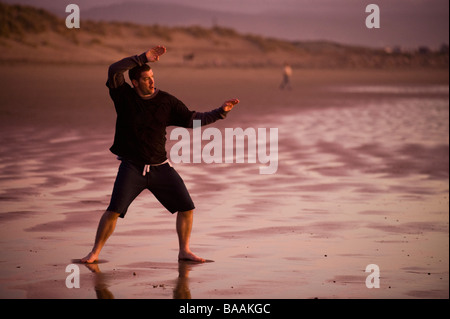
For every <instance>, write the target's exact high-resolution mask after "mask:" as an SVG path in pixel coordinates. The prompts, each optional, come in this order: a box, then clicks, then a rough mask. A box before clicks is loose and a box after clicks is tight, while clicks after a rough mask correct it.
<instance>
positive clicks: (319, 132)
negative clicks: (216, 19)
mask: <svg viewBox="0 0 450 319" xmlns="http://www.w3.org/2000/svg"><path fill="white" fill-rule="evenodd" d="M106 68H107V66H86V65H84V66H83V65H81V66H80V65H78V66H71V65H66V66H55V65H46V66H37V65H20V66H18V65H16V66H6V65H2V66H0V70H1V72H2V75H4V76H3V79H4V80H3V82H4V83H2V90H1V93H0V95H1V96H0V98H1V100H2V101H3V102H2V106H1V108H0V112H1V113H0V115H1V117H0V122H1V123H0V124H1V128H0V130H1V139H2V142H1V144H0V158H1V162H0V201H1V206H0V225H1V226H0V227H1V238H0V245H1V247H2V255H1V258H0V296H1V298H160V299H170V298H223V299H233V298H251V299H262V298H287V299H297V298H448V297H449V294H448V291H449V278H448V269H449V263H448V261H449V260H448V255H449V253H448V252H449V244H448V243H449V208H448V207H449V200H448V192H449V179H448V170H449V156H448V154H449V137H448V136H449V124H448V123H449V105H448V71H430V70H428V71H401V72H394V71H362V70H359V71H342V70H341V71H338V70H336V71H328V70H303V71H302V70H296V71H295V73H294V74H295V75H294V78H293V88H294V89H293V90H292V91H280V90H278V85H279V83H280V81H281V75H280V70H278V69H248V70H237V69H217V70H212V69H201V70H195V69H189V68H184V69H174V68H164V67H163V66H155V68H154V70H155V74H156V81H157V85H158V86H159V87H160V88H161V89H163V90H167V91H168V92H171V93H172V94H174V95H175V96H177V97H179V98H180V99H181V100H183V101H184V102H185V103H186V104H187V105H188V106H189V107H190V108H192V109H197V110H199V111H205V110H209V109H211V108H213V107H217V106H220V104H221V103H222V101H223V100H225V99H228V98H234V97H237V98H239V99H240V100H241V104H240V105H239V106H238V107H237V108H236V109H235V110H233V112H232V113H231V114H230V115H229V117H228V118H227V119H226V120H225V121H221V122H219V123H217V125H216V124H214V127H218V128H220V129H221V130H222V131H223V129H224V128H227V127H228V128H234V127H241V128H244V129H245V128H248V127H253V128H258V127H260V128H272V127H273V128H278V131H279V136H278V138H279V139H278V142H279V154H278V155H279V158H278V159H279V163H278V171H277V173H276V174H273V175H260V174H259V166H260V165H263V164H260V163H255V164H252V163H244V164H237V163H232V164H225V163H223V164H205V163H203V164H192V163H191V164H187V163H180V164H176V165H175V167H176V169H177V170H178V172H179V173H180V175H181V176H182V177H183V179H184V180H185V182H186V185H187V187H188V189H189V190H190V192H191V195H192V197H193V199H194V202H195V203H196V208H197V209H196V215H195V222H194V229H193V234H192V249H193V251H194V252H196V253H197V254H199V255H201V256H203V257H205V258H207V259H211V260H214V262H212V263H206V264H201V265H196V264H190V263H178V262H177V260H176V258H177V253H178V250H177V246H178V243H177V237H176V232H175V218H174V217H175V216H172V215H170V214H169V213H167V212H165V211H164V208H162V207H161V206H160V204H159V203H158V202H157V201H156V200H155V199H154V198H153V196H152V195H151V194H150V193H149V192H144V193H143V194H141V195H140V197H138V199H137V200H136V201H135V202H134V203H133V204H132V206H131V207H130V210H129V213H128V214H127V217H126V218H125V219H124V220H120V221H119V223H118V225H117V228H116V232H115V233H114V235H113V236H112V237H111V238H110V240H109V241H108V243H107V245H106V246H105V248H104V250H103V252H102V255H101V257H100V263H98V264H96V265H92V266H85V265H79V267H80V274H81V277H80V288H79V289H68V288H66V285H65V281H66V277H67V276H68V275H69V273H66V272H65V270H66V266H67V265H69V264H71V263H74V262H76V259H79V258H81V257H83V256H84V255H86V253H87V252H88V251H89V250H90V249H91V246H92V241H93V239H94V235H95V230H96V227H97V223H98V219H99V217H100V216H101V214H102V212H103V210H104V209H105V208H106V206H107V205H108V201H109V197H110V194H111V190H112V185H113V182H114V178H115V173H116V171H117V167H118V161H117V160H116V159H115V157H114V156H113V155H112V154H111V153H110V152H109V151H108V148H109V147H110V144H111V142H112V138H113V133H114V118H115V114H114V109H113V106H112V102H110V100H109V97H108V93H107V90H106V87H105V86H104V83H105V74H106ZM173 143H174V141H170V142H169V143H168V147H167V148H168V150H170V148H171V145H173ZM369 264H376V265H378V266H379V268H380V288H378V289H377V288H373V289H368V288H367V287H366V284H365V281H366V278H367V276H368V275H369V273H366V272H365V269H366V266H367V265H369Z"/></svg>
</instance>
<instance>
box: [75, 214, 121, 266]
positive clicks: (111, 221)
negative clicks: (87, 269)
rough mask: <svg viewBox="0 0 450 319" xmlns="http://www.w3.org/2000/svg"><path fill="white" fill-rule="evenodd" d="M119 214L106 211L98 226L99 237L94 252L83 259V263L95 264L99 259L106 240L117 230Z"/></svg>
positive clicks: (97, 236) (96, 237)
mask: <svg viewBox="0 0 450 319" xmlns="http://www.w3.org/2000/svg"><path fill="white" fill-rule="evenodd" d="M118 217H119V214H118V213H115V212H110V211H106V212H105V213H104V214H103V216H102V218H100V222H99V224H98V229H97V235H96V236H95V243H94V247H93V248H92V251H91V252H90V253H89V254H88V255H87V256H86V257H84V258H82V259H81V262H83V263H93V262H95V261H96V260H97V259H98V255H99V254H100V251H101V250H102V248H103V246H104V245H105V243H106V240H107V239H108V238H109V236H111V234H112V233H113V232H114V229H115V228H116V222H117V218H118Z"/></svg>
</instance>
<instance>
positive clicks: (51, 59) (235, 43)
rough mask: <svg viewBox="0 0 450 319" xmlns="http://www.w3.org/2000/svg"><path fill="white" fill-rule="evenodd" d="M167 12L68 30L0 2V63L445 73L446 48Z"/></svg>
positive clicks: (41, 13)
mask: <svg viewBox="0 0 450 319" xmlns="http://www.w3.org/2000/svg"><path fill="white" fill-rule="evenodd" d="M115 8H116V9H114V8H113V9H114V10H120V8H121V7H120V6H116V7H115ZM136 8H138V7H136ZM139 8H140V7H139ZM180 8H181V10H182V12H178V13H176V12H173V11H172V13H171V14H179V16H180V20H181V19H182V18H181V17H182V16H185V18H183V19H185V20H183V21H180V24H185V23H187V20H188V19H190V18H192V19H198V18H199V17H196V16H195V14H197V13H193V12H192V13H189V12H188V11H186V10H188V9H186V8H183V7H180ZM163 9H164V8H163V7H161V6H159V7H158V9H156V8H155V9H154V10H155V11H154V12H155V16H157V17H158V18H153V17H152V16H151V15H148V14H147V13H143V14H142V15H141V14H140V12H139V11H137V12H136V13H135V14H136V20H140V19H142V18H147V17H148V19H149V20H150V21H151V22H155V24H152V25H143V24H138V23H129V22H105V21H94V20H89V19H87V18H86V16H90V17H91V18H92V19H94V18H96V12H95V10H94V9H92V10H91V11H90V13H89V14H87V13H86V14H85V13H83V19H82V21H81V28H80V29H68V28H66V26H65V19H63V18H61V17H58V16H56V15H54V14H52V13H50V12H48V11H45V10H42V9H36V8H34V7H30V6H19V5H7V4H3V3H0V62H3V63H5V62H13V61H15V62H44V63H110V62H111V61H115V60H117V59H119V58H121V57H123V56H125V55H131V54H137V53H141V52H143V51H145V50H146V49H148V48H149V47H151V46H153V45H156V44H163V45H165V46H166V47H167V48H168V50H169V52H170V54H167V55H166V56H165V57H164V58H165V60H164V61H165V63H166V64H171V65H189V66H201V67H229V66H232V67H267V66H277V67H278V66H280V65H282V64H283V63H284V62H289V63H290V64H292V65H293V66H295V67H297V68H404V67H407V68H410V67H433V68H448V48H443V50H442V52H441V51H440V52H431V51H429V50H427V49H426V48H423V49H422V50H420V51H418V52H401V51H400V50H398V49H395V48H393V49H389V50H379V49H371V48H363V47H354V46H346V45H341V44H337V43H331V42H292V41H286V40H280V39H275V38H266V37H262V36H257V35H251V34H241V33H238V32H236V31H235V30H233V29H231V28H224V27H219V26H212V21H211V27H206V26H192V27H180V26H170V27H169V26H164V25H163V24H162V22H161V21H160V20H158V19H164V14H167V10H163ZM136 10H138V9H136ZM157 10H161V11H157ZM111 12H113V11H111ZM196 12H202V11H201V10H200V11H198V10H197V11H196ZM205 12H206V10H205ZM100 16H103V17H105V13H104V12H103V13H102V15H100V13H98V16H97V18H98V17H100ZM152 19H154V20H152ZM205 19H208V18H205ZM211 19H212V18H211ZM162 21H163V20H162Z"/></svg>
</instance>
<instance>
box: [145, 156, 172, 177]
mask: <svg viewBox="0 0 450 319" xmlns="http://www.w3.org/2000/svg"><path fill="white" fill-rule="evenodd" d="M167 163H169V165H170V167H172V165H171V164H170V161H169V160H166V161H164V162H162V163H161V164H155V165H152V164H147V165H145V166H144V171H143V172H142V176H145V175H147V173H150V167H151V166H161V165H164V164H167Z"/></svg>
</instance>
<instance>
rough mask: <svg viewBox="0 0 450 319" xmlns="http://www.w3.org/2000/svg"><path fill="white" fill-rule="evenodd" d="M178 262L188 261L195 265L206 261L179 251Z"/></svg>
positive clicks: (188, 252) (190, 253)
mask: <svg viewBox="0 0 450 319" xmlns="http://www.w3.org/2000/svg"><path fill="white" fill-rule="evenodd" d="M178 260H189V261H193V262H196V263H204V262H205V261H206V259H203V258H200V257H198V256H196V255H195V254H193V253H192V252H190V251H187V252H181V251H180V253H179V254H178Z"/></svg>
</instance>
